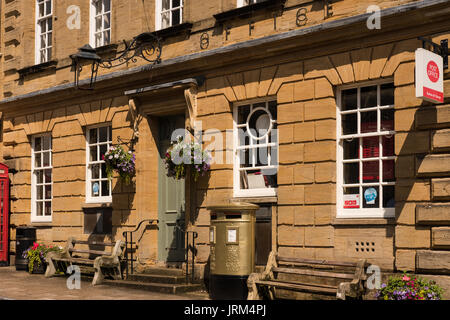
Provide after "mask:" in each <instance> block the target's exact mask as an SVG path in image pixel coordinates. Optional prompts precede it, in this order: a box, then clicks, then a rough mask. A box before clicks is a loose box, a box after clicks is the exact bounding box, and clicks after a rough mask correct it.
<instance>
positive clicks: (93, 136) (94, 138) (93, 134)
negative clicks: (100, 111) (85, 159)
mask: <svg viewBox="0 0 450 320" xmlns="http://www.w3.org/2000/svg"><path fill="white" fill-rule="evenodd" d="M89 143H90V144H93V143H97V128H95V129H91V130H89Z"/></svg>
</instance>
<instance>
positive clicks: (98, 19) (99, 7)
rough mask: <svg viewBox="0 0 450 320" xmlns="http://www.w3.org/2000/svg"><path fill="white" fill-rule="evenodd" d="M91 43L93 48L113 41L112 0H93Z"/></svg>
mask: <svg viewBox="0 0 450 320" xmlns="http://www.w3.org/2000/svg"><path fill="white" fill-rule="evenodd" d="M90 12H91V19H90V44H91V46H92V47H93V48H98V47H101V46H106V45H108V44H110V43H111V0H92V2H91V10H90Z"/></svg>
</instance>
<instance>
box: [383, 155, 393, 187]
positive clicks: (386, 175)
mask: <svg viewBox="0 0 450 320" xmlns="http://www.w3.org/2000/svg"><path fill="white" fill-rule="evenodd" d="M383 181H384V182H392V181H395V161H394V160H383Z"/></svg>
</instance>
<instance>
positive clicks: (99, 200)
mask: <svg viewBox="0 0 450 320" xmlns="http://www.w3.org/2000/svg"><path fill="white" fill-rule="evenodd" d="M103 127H106V128H109V127H111V130H107V138H108V139H107V140H108V141H107V142H106V143H105V142H101V143H100V142H98V139H99V137H100V136H99V134H98V132H97V142H96V143H94V144H90V143H89V140H90V132H91V129H97V131H98V129H100V128H103ZM110 131H111V133H112V125H111V124H110V123H109V124H99V125H95V126H89V127H86V203H110V202H112V183H111V181H109V182H108V183H109V195H108V196H102V195H101V193H102V192H101V183H100V185H99V188H100V189H99V194H100V196H98V197H95V196H92V187H91V181H92V179H91V176H92V171H91V165H94V164H100V165H101V164H102V163H105V161H104V160H98V161H90V147H92V146H94V145H97V146H98V145H101V144H107V145H108V146H107V148H106V149H107V150H108V149H109V148H110V147H111V146H112V137H110V136H109V135H110ZM97 152H98V153H97V155H98V156H99V157H100V151H97ZM99 159H100V158H99ZM100 174H101V169H100ZM106 179H107V177H106V178H104V177H101V178H99V179H95V180H99V181H105V180H106Z"/></svg>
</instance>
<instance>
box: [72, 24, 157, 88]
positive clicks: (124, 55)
mask: <svg viewBox="0 0 450 320" xmlns="http://www.w3.org/2000/svg"><path fill="white" fill-rule="evenodd" d="M161 42H162V41H161V39H160V38H159V37H157V36H156V35H155V34H154V33H152V32H144V33H141V34H139V35H137V36H136V37H134V38H133V39H132V40H131V42H130V43H127V42H126V41H125V40H123V43H124V45H125V49H124V50H123V51H122V52H121V53H120V55H119V56H117V57H114V58H112V59H102V58H101V57H99V56H98V55H97V53H96V50H95V49H94V48H92V47H91V46H90V45H85V46H83V47H81V48H79V51H78V53H76V54H73V55H70V58H71V59H72V68H73V70H74V71H75V86H76V87H77V88H78V89H88V90H93V89H94V84H95V82H96V80H97V72H98V68H99V67H101V68H106V69H111V68H114V67H118V66H121V65H123V64H126V63H128V62H133V63H134V62H137V60H138V58H141V59H144V60H145V61H147V62H149V63H150V64H151V65H155V64H158V63H161V52H162V45H161ZM83 62H84V64H85V63H86V62H88V63H90V64H91V65H92V70H91V77H90V82H89V86H88V87H87V88H86V87H80V85H79V82H80V74H81V71H82V70H83Z"/></svg>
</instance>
